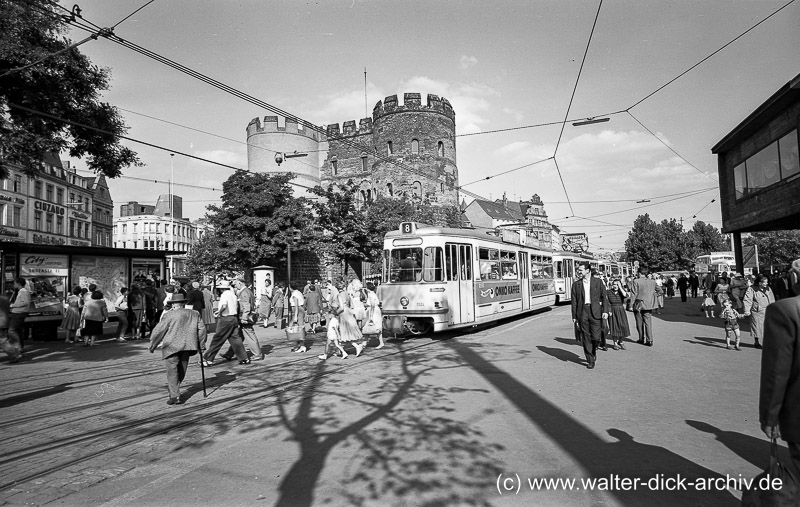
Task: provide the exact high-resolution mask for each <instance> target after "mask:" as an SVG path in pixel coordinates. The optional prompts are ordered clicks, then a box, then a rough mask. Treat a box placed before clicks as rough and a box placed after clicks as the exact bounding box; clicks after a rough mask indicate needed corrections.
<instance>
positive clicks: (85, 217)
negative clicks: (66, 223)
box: [70, 210, 89, 220]
mask: <svg viewBox="0 0 800 507" xmlns="http://www.w3.org/2000/svg"><path fill="white" fill-rule="evenodd" d="M70 213H71V215H72V216H73V217H74V218H80V219H81V220H89V215H87V214H86V213H81V212H80V211H75V210H73V211H71V212H70Z"/></svg>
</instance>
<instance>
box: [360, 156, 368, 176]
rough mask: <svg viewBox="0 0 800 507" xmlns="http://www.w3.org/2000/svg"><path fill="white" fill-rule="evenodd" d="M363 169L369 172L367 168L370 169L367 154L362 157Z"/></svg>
mask: <svg viewBox="0 0 800 507" xmlns="http://www.w3.org/2000/svg"><path fill="white" fill-rule="evenodd" d="M361 170H362V171H363V172H367V170H368V169H367V156H366V155H364V156H363V157H361Z"/></svg>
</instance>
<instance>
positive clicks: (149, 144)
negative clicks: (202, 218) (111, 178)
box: [7, 102, 312, 191]
mask: <svg viewBox="0 0 800 507" xmlns="http://www.w3.org/2000/svg"><path fill="white" fill-rule="evenodd" d="M7 105H8V107H13V108H16V109H21V110H23V111H27V112H29V113H32V114H36V115H39V116H44V117H45V118H50V119H52V120H56V121H61V122H64V123H68V124H70V125H74V126H76V127H81V128H85V129H89V130H94V131H95V132H100V133H101V134H107V135H110V136H114V137H118V138H120V139H125V140H127V141H131V142H134V143H139V144H143V145H145V146H149V147H151V148H156V149H158V150H162V151H166V152H169V153H175V154H177V155H183V156H184V157H188V158H192V159H195V160H199V161H201V162H207V163H209V164H214V165H218V166H221V167H225V168H227V169H232V170H234V171H242V172H245V173H248V174H261V173H256V172H254V171H249V170H247V169H242V168H240V167H236V166H232V165H228V164H223V163H222V162H216V161H214V160H210V159H207V158H203V157H198V156H197V155H191V154H189V153H185V152H182V151H179V150H174V149H172V148H167V147H165V146H160V145H157V144H153V143H149V142H147V141H142V140H140V139H135V138H133V137H130V136H125V135H121V134H115V133H113V132H110V131H108V130H103V129H100V128H97V127H92V126H91V125H86V124H85V123H80V122H76V121H72V120H68V119H66V118H61V117H60V116H56V115H52V114H49V113H44V112H42V111H37V110H35V109H31V108H29V107H25V106H20V105H19V104H14V103H12V102H9V103H7ZM122 177H123V178H133V176H122ZM139 179H142V180H143V181H156V183H158V181H157V180H150V179H148V178H139ZM290 185H293V186H297V187H301V188H305V189H309V190H310V189H311V188H312V187H309V186H306V185H301V184H300V183H294V182H291V183H290ZM183 186H192V187H195V188H203V189H207V190H214V191H221V190H222V189H221V188H220V189H217V188H213V187H201V186H196V185H186V184H184V185H183Z"/></svg>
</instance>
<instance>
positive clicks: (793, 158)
mask: <svg viewBox="0 0 800 507" xmlns="http://www.w3.org/2000/svg"><path fill="white" fill-rule="evenodd" d="M778 144H779V145H780V152H781V178H791V177H792V176H794V175H795V174H797V173H800V157H798V152H797V130H793V131H791V132H789V133H788V134H786V135H785V136H783V137H782V138H781V139H780V140H779V141H778Z"/></svg>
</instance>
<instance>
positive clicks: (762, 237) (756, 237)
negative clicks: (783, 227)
mask: <svg viewBox="0 0 800 507" xmlns="http://www.w3.org/2000/svg"><path fill="white" fill-rule="evenodd" d="M742 244H744V245H757V246H758V263H759V264H760V265H761V266H770V265H772V266H782V265H786V264H791V263H792V262H793V261H794V260H796V259H800V231H769V232H754V233H752V234H750V236H747V237H744V238H742Z"/></svg>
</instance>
